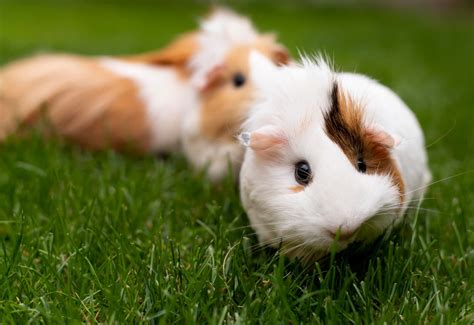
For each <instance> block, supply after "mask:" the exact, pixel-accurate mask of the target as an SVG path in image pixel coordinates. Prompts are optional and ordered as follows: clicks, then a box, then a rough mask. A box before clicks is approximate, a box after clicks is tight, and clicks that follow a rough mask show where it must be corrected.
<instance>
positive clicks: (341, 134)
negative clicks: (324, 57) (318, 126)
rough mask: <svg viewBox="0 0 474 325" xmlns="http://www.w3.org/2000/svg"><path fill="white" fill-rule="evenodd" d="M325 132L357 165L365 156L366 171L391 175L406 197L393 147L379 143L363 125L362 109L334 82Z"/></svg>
mask: <svg viewBox="0 0 474 325" xmlns="http://www.w3.org/2000/svg"><path fill="white" fill-rule="evenodd" d="M325 125H326V133H327V134H328V136H329V138H330V139H331V140H332V141H334V142H335V143H336V144H338V145H339V147H340V148H341V149H342V151H343V152H344V154H345V155H346V156H347V158H348V159H349V160H350V161H351V163H352V164H353V165H354V166H355V168H357V161H358V160H359V159H363V161H364V162H365V164H366V166H367V170H366V173H367V174H384V175H390V176H391V177H392V179H393V182H394V183H395V185H396V186H397V188H398V191H399V193H400V200H401V201H403V197H404V191H405V189H404V183H403V180H402V177H401V174H400V171H399V169H398V168H397V166H396V163H395V161H394V160H393V159H392V157H391V155H390V150H389V149H388V148H387V147H386V146H384V145H383V144H382V143H380V142H379V141H378V139H377V135H376V134H373V133H372V132H371V131H370V130H368V129H367V127H366V126H365V125H364V120H363V109H362V107H360V105H358V103H356V102H355V101H354V100H353V99H352V98H350V97H349V96H348V95H346V94H344V93H343V91H342V90H340V89H338V85H337V83H334V86H333V89H332V92H331V108H330V110H329V112H328V113H327V114H325Z"/></svg>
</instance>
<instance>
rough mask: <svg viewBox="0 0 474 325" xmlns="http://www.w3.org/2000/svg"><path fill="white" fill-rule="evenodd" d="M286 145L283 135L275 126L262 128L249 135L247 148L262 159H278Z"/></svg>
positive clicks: (286, 141)
mask: <svg viewBox="0 0 474 325" xmlns="http://www.w3.org/2000/svg"><path fill="white" fill-rule="evenodd" d="M287 145H288V139H287V137H286V135H285V133H284V132H283V130H281V129H280V128H278V127H275V126H264V127H262V128H260V129H258V130H256V131H254V132H252V133H251V134H250V143H249V147H250V148H251V149H252V150H253V151H255V152H256V153H257V154H258V155H260V156H261V157H262V158H266V159H272V160H274V159H276V158H278V157H279V156H280V154H281V153H282V151H283V149H285V148H286V147H287Z"/></svg>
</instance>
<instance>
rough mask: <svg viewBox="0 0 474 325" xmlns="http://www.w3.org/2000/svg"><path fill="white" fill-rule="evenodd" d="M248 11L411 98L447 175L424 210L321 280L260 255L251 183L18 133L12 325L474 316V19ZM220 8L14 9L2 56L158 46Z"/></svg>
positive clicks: (1, 153) (51, 5) (7, 16)
mask: <svg viewBox="0 0 474 325" xmlns="http://www.w3.org/2000/svg"><path fill="white" fill-rule="evenodd" d="M163 8H165V9H163ZM238 8H240V9H241V10H242V11H243V12H245V13H247V14H250V16H251V17H252V18H253V19H255V21H257V25H258V26H259V27H261V28H262V29H273V30H276V31H278V32H279V34H280V37H281V40H282V42H284V43H285V44H286V45H287V46H288V47H289V48H290V49H291V50H292V52H293V53H294V54H296V53H297V51H296V48H299V49H301V50H305V51H307V52H314V51H318V50H323V51H325V52H326V53H327V54H328V55H329V56H331V57H333V58H334V60H335V62H336V63H337V66H338V67H339V68H340V69H341V70H349V71H354V70H356V71H359V72H362V73H366V74H369V75H371V76H374V77H375V78H377V79H379V80H381V81H382V82H383V83H385V84H387V85H388V86H390V87H391V88H393V89H394V90H395V91H396V92H397V93H399V94H400V95H401V96H402V98H404V100H405V101H406V102H407V103H408V104H409V106H410V107H412V108H413V110H414V111H415V113H416V114H417V116H418V118H419V120H420V122H421V124H422V125H423V128H424V130H425V132H426V137H427V144H428V150H429V156H430V165H431V168H432V171H433V175H434V179H435V180H438V181H437V182H435V184H433V185H432V186H431V189H430V190H429V192H428V193H427V200H426V201H425V202H424V203H423V205H422V209H420V210H418V212H415V211H412V212H411V213H410V214H409V215H408V217H407V221H406V224H405V225H404V226H403V227H402V228H401V229H400V231H399V232H398V233H397V234H396V235H395V236H393V237H392V238H391V239H390V240H388V241H385V242H378V243H377V244H374V246H373V247H371V249H370V251H369V252H365V253H364V252H350V253H345V254H340V255H338V256H332V257H331V258H330V259H329V260H328V261H327V262H325V263H323V264H322V265H320V264H315V265H313V266H312V267H311V268H309V269H304V268H303V267H302V266H300V265H298V264H297V263H295V262H292V261H288V260H287V259H285V258H283V257H281V256H280V255H278V254H277V253H276V252H274V251H271V250H266V249H265V250H262V249H254V247H255V245H256V243H257V241H256V238H255V236H254V235H253V233H252V230H251V229H250V228H249V227H248V220H247V219H246V216H245V213H244V211H243V209H242V207H241V205H240V203H239V198H238V189H237V187H236V186H235V183H234V182H233V181H232V180H231V179H226V180H224V181H223V182H222V183H221V184H218V185H216V186H213V185H211V184H210V183H209V182H208V181H207V180H206V179H205V178H204V177H203V175H201V174H197V173H193V172H191V171H190V170H189V168H188V167H187V165H186V163H185V161H184V159H183V158H182V157H180V156H172V157H170V158H169V159H165V160H160V159H155V158H154V157H146V158H137V157H126V156H123V155H119V154H116V153H113V152H103V153H94V154H93V153H89V152H84V151H81V150H80V149H78V148H76V147H71V146H68V145H67V144H64V143H61V142H59V141H44V140H41V139H40V138H39V137H37V136H32V137H29V138H26V139H25V138H23V139H11V140H9V141H8V142H7V143H5V144H2V145H1V146H0V242H1V247H0V322H1V323H26V322H34V323H39V322H46V323H49V322H51V323H62V322H72V323H75V322H78V321H82V322H91V323H92V322H110V323H112V322H126V323H132V322H160V323H173V322H178V323H198V322H199V323H200V322H209V323H213V324H220V323H227V322H229V323H232V322H244V323H246V322H260V323H288V322H292V323H307V322H312V323H380V324H382V323H407V324H413V323H441V324H449V323H461V324H469V323H472V322H474V305H473V300H474V272H473V271H472V270H473V267H474V265H473V257H474V256H473V255H474V248H473V245H474V232H473V221H474V219H473V213H474V173H473V168H474V167H473V166H474V154H473V153H474V140H473V132H472V121H473V116H474V114H473V112H474V93H473V91H472V85H473V82H474V77H473V76H474V65H473V61H472V57H473V54H474V41H473V40H474V38H473V30H474V29H473V28H474V25H473V22H472V15H467V16H466V15H458V14H442V15H435V14H421V13H407V12H396V11H381V10H375V9H367V8H366V9H364V10H362V9H355V8H352V9H350V8H320V7H311V6H301V7H298V6H294V5H291V4H290V2H282V3H280V5H271V6H266V5H265V4H258V5H257V4H254V5H251V4H249V2H244V3H242V4H240V5H239V6H238ZM184 9H186V10H184ZM183 11H184V13H183ZM203 11H205V10H204V9H203V8H202V7H200V6H198V5H189V6H186V7H184V5H177V4H175V5H172V6H170V5H168V6H167V7H164V5H152V4H151V3H149V2H138V4H135V5H131V4H129V3H126V2H118V3H116V2H114V3H112V2H98V3H93V2H90V1H81V2H73V1H48V2H45V1H42V2H41V3H40V2H27V1H21V2H19V1H1V2H0V62H2V63H5V62H8V61H10V60H12V59H15V58H17V57H19V56H23V55H28V54H31V53H33V52H38V51H52V50H54V51H74V52H79V53H87V54H101V53H130V52H132V53H133V52H136V51H142V50H147V49H150V48H154V47H159V46H161V45H163V44H165V43H166V42H167V41H168V40H169V39H170V38H171V37H172V35H175V34H176V33H179V32H183V31H185V30H188V29H189V28H192V27H193V19H194V18H195V17H196V15H197V14H198V13H201V12H203Z"/></svg>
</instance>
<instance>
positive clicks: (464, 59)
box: [0, 0, 474, 170]
mask: <svg viewBox="0 0 474 325" xmlns="http://www.w3.org/2000/svg"><path fill="white" fill-rule="evenodd" d="M216 4H217V5H222V6H227V7H230V8H233V9H234V10H237V11H238V12H240V13H242V14H244V15H248V16H249V17H250V18H251V19H252V20H253V21H254V23H255V25H256V26H257V27H258V28H259V29H260V30H262V31H274V32H276V33H277V34H278V36H279V40H280V41H281V42H282V43H283V44H284V45H286V46H287V48H288V49H289V50H290V52H291V53H292V54H293V55H294V56H297V55H298V53H299V52H304V53H309V54H311V53H316V52H322V53H324V54H326V55H327V56H328V57H330V58H331V59H333V61H334V63H335V67H336V68H337V69H340V70H345V71H357V72H361V73H365V74H368V75H370V76H372V77H373V78H375V79H378V80H380V81H381V82H382V83H384V84H386V85H388V86H389V87H391V88H393V89H394V90H395V91H396V92H397V93H398V94H400V95H401V97H402V98H403V99H404V100H405V101H406V102H407V103H408V105H409V106H410V107H411V108H412V109H413V110H414V111H415V113H416V114H417V116H418V118H419V119H420V121H421V124H422V125H423V126H424V129H425V132H426V135H427V143H428V144H430V143H431V142H434V141H438V139H439V138H440V137H442V143H441V145H437V146H435V147H434V148H430V150H435V151H436V150H439V151H440V152H439V154H440V155H441V156H445V157H450V158H451V159H450V163H453V164H456V163H460V164H464V163H466V161H465V159H467V158H466V150H467V149H472V150H471V152H474V146H473V140H472V136H471V137H468V138H466V135H467V134H471V135H472V133H471V132H470V131H471V126H470V121H472V118H473V113H472V112H473V109H474V108H473V106H474V104H473V103H474V99H473V91H472V85H473V84H474V77H473V75H474V68H473V66H474V65H473V57H474V14H473V13H474V10H473V8H474V7H473V2H472V1H467V0H387V1H382V0H373V1H355V0H340V1H329V0H303V1H290V0H272V1H270V0H263V1H256V0H255V1H254V0H242V1H234V2H231V1H221V2H210V1H145V0H134V1H124V0H118V1H104V0H94V1H92V0H79V1H72V0H45V1H25V0H0V64H4V63H6V62H9V61H11V60H13V59H16V58H18V57H21V56H26V55H30V54H34V53H39V52H75V53H81V54H90V55H103V54H128V53H138V52H142V51H149V50H152V49H156V48H159V47H161V46H163V45H165V44H167V43H168V42H169V41H170V40H172V39H173V38H174V37H175V36H176V35H177V34H179V33H183V32H185V31H188V30H190V29H193V28H195V27H196V25H197V22H198V20H199V17H200V16H203V15H205V14H206V13H207V12H208V11H209V8H211V7H212V6H213V5H216ZM446 133H448V134H447V135H446ZM445 135H446V136H445ZM460 139H463V141H462V143H460ZM466 146H467V147H466ZM467 152H469V151H467ZM438 161H442V159H441V160H438ZM432 163H435V164H436V163H437V160H433V159H432ZM453 167H456V166H453ZM450 170H452V169H450Z"/></svg>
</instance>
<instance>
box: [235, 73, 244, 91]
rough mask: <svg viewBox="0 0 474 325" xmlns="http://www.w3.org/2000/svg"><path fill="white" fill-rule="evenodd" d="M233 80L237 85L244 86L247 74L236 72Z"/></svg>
mask: <svg viewBox="0 0 474 325" xmlns="http://www.w3.org/2000/svg"><path fill="white" fill-rule="evenodd" d="M232 82H233V83H234V86H235V87H237V88H239V87H242V86H243V85H244V84H245V76H244V75H243V74H241V73H236V74H234V77H233V78H232Z"/></svg>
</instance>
